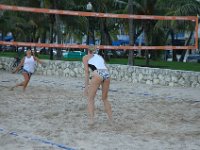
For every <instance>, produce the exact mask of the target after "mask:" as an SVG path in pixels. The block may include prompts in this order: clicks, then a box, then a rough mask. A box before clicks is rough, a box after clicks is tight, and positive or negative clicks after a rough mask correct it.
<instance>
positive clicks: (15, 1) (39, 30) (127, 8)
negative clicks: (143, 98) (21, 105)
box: [0, 0, 200, 65]
mask: <svg viewBox="0 0 200 150" xmlns="http://www.w3.org/2000/svg"><path fill="white" fill-rule="evenodd" d="M88 2H89V1H88V0H70V1H69V0H28V1H21V0H0V4H7V5H17V6H25V7H36V8H48V9H59V10H73V11H93V12H103V13H115V14H136V15H160V16H191V15H192V16H196V15H198V14H200V2H199V1H197V0H167V1H166V0H95V1H92V10H87V9H86V5H87V4H88ZM194 25H195V24H194V23H193V24H192V23H190V22H188V21H156V20H153V21H150V20H131V19H130V20H128V19H116V18H113V19H111V18H94V17H78V16H62V15H54V14H42V13H41V14H39V13H27V12H15V11H1V14H0V30H1V32H2V34H3V35H6V34H7V33H8V32H12V33H13V35H14V39H15V41H24V42H41V43H55V42H56V43H58V44H61V43H69V42H70V41H74V42H76V43H77V44H82V43H83V39H84V37H87V40H86V41H87V42H86V43H85V44H91V43H90V41H93V43H94V42H95V41H96V40H97V39H98V40H99V41H100V44H102V45H112V42H113V41H115V40H116V39H117V35H120V34H125V35H129V38H130V42H129V44H130V45H135V44H136V40H137V38H138V37H139V36H141V34H143V35H144V45H148V46H151V45H175V44H176V42H175V35H176V34H177V33H180V32H187V33H189V38H188V39H187V40H185V41H184V43H183V44H184V45H191V44H193V42H194V41H193V40H192V37H193V35H194ZM94 44H95V43H94ZM35 50H36V49H35ZM111 52H112V54H113V56H117V54H116V52H115V51H111ZM99 53H100V54H101V55H102V56H103V57H104V58H105V59H106V60H107V61H109V59H110V55H109V51H108V50H100V51H99ZM127 53H128V62H127V63H128V64H129V65H135V61H134V57H135V56H134V53H133V51H127ZM177 53H178V54H180V55H181V58H180V61H183V58H184V56H185V53H186V50H180V51H173V54H172V56H173V61H177V57H176V54H177ZM49 54H50V55H49V56H50V59H54V58H53V57H54V55H53V49H50V53H49ZM141 55H142V56H144V58H145V62H146V64H145V65H149V59H150V58H151V59H152V60H154V61H155V60H161V59H162V57H163V55H164V51H162V50H151V51H150V50H145V51H141ZM126 56H127V55H126ZM149 56H151V57H149ZM61 57H62V51H61V49H58V50H57V56H56V59H61Z"/></svg>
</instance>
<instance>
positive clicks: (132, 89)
mask: <svg viewBox="0 0 200 150" xmlns="http://www.w3.org/2000/svg"><path fill="white" fill-rule="evenodd" d="M22 79H23V78H22V75H20V74H11V73H9V72H5V71H0V150H62V149H64V150H70V149H77V150H199V149H200V89H198V88H196V89H195V88H185V87H166V86H160V85H144V84H135V83H127V82H122V81H113V80H111V85H110V91H109V100H110V102H111V105H112V110H113V123H112V124H111V123H109V122H108V119H107V116H106V113H105V112H104V109H103V104H102V102H101V91H100V90H99V91H98V93H97V97H96V99H95V102H96V104H95V105H96V110H95V124H94V126H88V122H87V121H88V120H87V119H88V118H87V109H86V108H87V100H86V98H85V97H84V96H83V85H84V84H83V78H67V77H57V76H41V75H33V76H32V78H31V81H30V83H29V85H28V88H27V91H26V92H23V91H22V88H21V87H18V88H16V89H15V90H14V91H10V90H9V88H10V87H11V86H13V85H15V84H16V82H20V81H22Z"/></svg>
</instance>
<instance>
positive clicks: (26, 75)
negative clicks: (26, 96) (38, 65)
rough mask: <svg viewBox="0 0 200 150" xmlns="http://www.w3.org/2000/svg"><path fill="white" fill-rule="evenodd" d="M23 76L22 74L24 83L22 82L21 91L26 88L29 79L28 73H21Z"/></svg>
mask: <svg viewBox="0 0 200 150" xmlns="http://www.w3.org/2000/svg"><path fill="white" fill-rule="evenodd" d="M23 76H24V79H25V80H24V84H23V91H25V90H26V87H27V85H28V83H29V81H30V77H29V75H28V74H27V73H23Z"/></svg>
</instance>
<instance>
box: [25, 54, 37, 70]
mask: <svg viewBox="0 0 200 150" xmlns="http://www.w3.org/2000/svg"><path fill="white" fill-rule="evenodd" d="M23 69H25V70H26V71H28V72H30V73H34V71H35V60H34V58H33V56H31V57H30V58H28V57H25V60H24V66H23Z"/></svg>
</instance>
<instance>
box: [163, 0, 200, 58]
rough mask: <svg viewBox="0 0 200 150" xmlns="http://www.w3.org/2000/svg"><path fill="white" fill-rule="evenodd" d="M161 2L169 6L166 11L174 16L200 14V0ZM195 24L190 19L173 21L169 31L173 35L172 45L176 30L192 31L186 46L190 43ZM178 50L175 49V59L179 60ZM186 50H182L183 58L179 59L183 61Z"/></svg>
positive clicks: (164, 5)
mask: <svg viewBox="0 0 200 150" xmlns="http://www.w3.org/2000/svg"><path fill="white" fill-rule="evenodd" d="M160 4H162V6H163V7H165V8H166V7H167V8H168V12H166V15H174V16H197V15H198V14H200V2H199V1H197V0H176V1H174V0H169V1H167V2H166V1H164V0H160ZM194 26H195V25H194V24H192V23H191V22H188V21H176V23H175V22H171V24H170V28H169V31H170V33H171V35H172V45H173V43H174V42H173V39H174V37H173V36H174V34H173V33H174V32H180V31H181V32H185V31H186V32H190V34H189V37H188V39H187V40H186V41H185V46H186V45H189V43H190V41H191V39H192V36H193V31H194ZM176 52H177V51H173V61H177V58H176ZM185 53H186V50H182V53H181V58H180V60H179V61H183V59H184V56H185Z"/></svg>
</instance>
